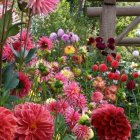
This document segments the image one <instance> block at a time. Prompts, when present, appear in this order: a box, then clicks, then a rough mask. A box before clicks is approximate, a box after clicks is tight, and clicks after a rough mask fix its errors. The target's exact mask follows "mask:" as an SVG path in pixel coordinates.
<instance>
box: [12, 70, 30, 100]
mask: <svg viewBox="0 0 140 140" xmlns="http://www.w3.org/2000/svg"><path fill="white" fill-rule="evenodd" d="M18 77H19V84H18V86H17V87H16V88H15V89H14V90H13V91H12V93H11V94H12V95H16V96H18V97H19V98H22V97H24V96H26V95H28V93H29V91H30V89H31V81H30V80H29V77H28V76H27V75H25V74H24V73H23V72H19V73H18Z"/></svg>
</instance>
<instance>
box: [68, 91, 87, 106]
mask: <svg viewBox="0 0 140 140" xmlns="http://www.w3.org/2000/svg"><path fill="white" fill-rule="evenodd" d="M66 98H67V97H66ZM67 102H68V103H69V105H71V106H73V107H75V108H80V109H83V108H85V107H86V104H87V100H86V97H85V96H84V95H83V94H81V93H79V94H75V95H71V96H69V97H68V98H67Z"/></svg>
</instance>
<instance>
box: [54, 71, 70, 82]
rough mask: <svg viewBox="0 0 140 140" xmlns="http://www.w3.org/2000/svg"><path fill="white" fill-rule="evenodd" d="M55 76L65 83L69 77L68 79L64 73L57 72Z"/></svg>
mask: <svg viewBox="0 0 140 140" xmlns="http://www.w3.org/2000/svg"><path fill="white" fill-rule="evenodd" d="M55 78H56V79H57V80H60V81H61V82H62V83H63V84H65V83H66V82H67V81H68V79H67V77H65V76H64V75H63V74H62V73H60V72H59V73H57V74H56V75H55Z"/></svg>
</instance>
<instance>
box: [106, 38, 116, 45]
mask: <svg viewBox="0 0 140 140" xmlns="http://www.w3.org/2000/svg"><path fill="white" fill-rule="evenodd" d="M107 42H108V43H109V44H114V43H115V39H114V38H109V39H108V41H107Z"/></svg>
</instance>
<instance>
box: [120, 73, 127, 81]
mask: <svg viewBox="0 0 140 140" xmlns="http://www.w3.org/2000/svg"><path fill="white" fill-rule="evenodd" d="M127 80H128V76H127V75H126V74H122V75H121V78H120V81H121V82H125V81H127Z"/></svg>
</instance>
